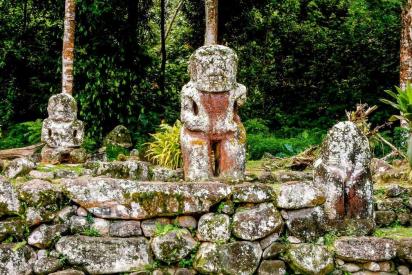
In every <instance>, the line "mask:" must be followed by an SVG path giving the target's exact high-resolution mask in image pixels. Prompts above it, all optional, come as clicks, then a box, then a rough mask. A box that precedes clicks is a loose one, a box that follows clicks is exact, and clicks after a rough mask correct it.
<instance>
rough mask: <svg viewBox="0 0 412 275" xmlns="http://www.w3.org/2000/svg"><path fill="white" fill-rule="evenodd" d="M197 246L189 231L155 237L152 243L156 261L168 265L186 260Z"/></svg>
mask: <svg viewBox="0 0 412 275" xmlns="http://www.w3.org/2000/svg"><path fill="white" fill-rule="evenodd" d="M196 245H197V242H196V241H195V240H194V239H193V238H192V235H191V234H190V232H189V231H188V230H187V229H174V230H172V231H169V232H167V233H165V234H162V235H158V236H155V237H154V238H153V239H152V241H151V247H152V251H153V253H154V255H155V257H156V259H159V260H161V261H163V262H166V263H174V262H178V261H180V260H182V259H184V258H186V257H187V256H188V255H189V254H190V252H192V251H193V249H194V248H195V247H196Z"/></svg>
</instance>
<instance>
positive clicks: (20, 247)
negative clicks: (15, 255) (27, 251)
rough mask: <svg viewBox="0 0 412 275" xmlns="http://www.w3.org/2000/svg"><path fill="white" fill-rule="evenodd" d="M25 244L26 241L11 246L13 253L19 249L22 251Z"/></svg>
mask: <svg viewBox="0 0 412 275" xmlns="http://www.w3.org/2000/svg"><path fill="white" fill-rule="evenodd" d="M26 244H27V242H26V241H21V242H19V243H16V244H15V245H14V246H13V251H17V250H19V249H22V248H23V247H24V246H25V245H26Z"/></svg>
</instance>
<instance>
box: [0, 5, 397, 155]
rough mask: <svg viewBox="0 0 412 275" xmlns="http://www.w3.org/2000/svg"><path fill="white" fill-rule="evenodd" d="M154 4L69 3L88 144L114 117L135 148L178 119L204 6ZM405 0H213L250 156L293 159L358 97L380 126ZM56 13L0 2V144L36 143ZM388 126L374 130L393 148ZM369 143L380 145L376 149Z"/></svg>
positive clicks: (58, 40)
mask: <svg viewBox="0 0 412 275" xmlns="http://www.w3.org/2000/svg"><path fill="white" fill-rule="evenodd" d="M160 3H161V1H160V0H153V1H151V0H78V1H77V11H76V21H77V25H76V34H75V36H76V42H75V47H76V51H75V64H74V67H75V72H74V73H75V89H74V94H73V95H74V96H75V98H76V99H77V101H78V105H79V110H80V111H79V118H80V119H81V120H83V121H84V122H85V123H86V131H87V139H86V142H85V145H84V146H85V147H87V149H89V150H93V149H94V148H98V147H99V145H100V144H99V143H100V142H101V140H102V138H103V137H104V135H106V134H107V133H108V132H109V131H110V130H112V129H113V128H114V127H115V126H116V125H118V124H123V125H125V126H126V127H127V128H128V129H130V131H131V132H132V134H133V139H134V142H135V144H136V147H137V148H139V147H140V146H143V144H144V143H145V142H147V141H148V140H150V135H149V134H150V133H154V132H156V131H157V130H158V127H159V125H160V124H161V123H162V122H165V123H169V124H173V123H174V122H175V121H176V120H177V119H179V114H180V90H181V88H182V87H183V85H184V84H185V83H186V82H187V81H188V80H189V76H188V73H187V61H188V59H189V56H190V55H191V53H192V52H193V51H194V50H195V49H196V48H197V47H199V46H201V45H202V44H203V34H204V5H203V1H202V0H183V1H181V0H168V1H165V12H164V13H162V12H161V11H162V9H161V8H160ZM402 5H403V0H224V1H220V3H219V41H220V42H221V43H222V44H224V45H228V46H230V47H232V48H233V49H235V50H236V52H237V53H238V55H239V60H240V63H239V74H238V82H239V83H242V84H244V85H246V87H247V88H248V100H247V103H246V105H245V106H244V107H243V108H242V109H241V111H240V115H241V117H242V119H243V122H244V124H245V126H246V129H247V132H248V154H249V159H259V158H261V157H262V156H263V154H264V153H266V152H268V153H271V154H273V155H275V156H289V155H294V154H296V153H298V152H300V151H302V150H304V149H305V148H307V147H308V146H310V145H314V144H319V143H320V142H321V140H322V138H323V136H324V135H325V133H326V131H327V129H328V128H329V127H330V126H332V125H333V124H334V123H336V122H337V121H338V120H342V119H345V110H353V109H354V108H355V105H356V104H357V103H367V104H368V105H370V106H372V105H378V107H379V108H378V110H377V111H376V112H375V113H374V115H373V116H372V117H370V121H371V123H372V125H380V124H383V123H385V121H386V120H387V119H388V117H389V116H390V115H391V114H393V113H394V110H393V109H391V107H390V106H387V105H385V104H383V103H380V102H379V99H380V98H383V97H385V93H384V90H385V89H393V87H394V86H395V85H399V39H400V32H401V8H402ZM178 7H180V9H178ZM176 10H178V12H177V15H176V17H175V20H173V18H174V15H175V14H176ZM162 15H163V16H164V18H165V20H166V24H165V30H166V31H167V32H168V35H167V40H166V53H167V58H166V60H164V59H162V54H161V42H162V41H161V35H160V34H161V28H160V22H161V21H162V20H161V19H162ZM63 17H64V1H55V0H0V149H5V148H13V147H19V146H25V145H28V144H31V143H35V142H38V140H39V136H40V128H41V119H44V118H46V117H47V110H46V109H47V102H48V98H49V97H50V96H51V95H52V94H56V93H59V92H60V91H61V50H62V36H63V19H64V18H63ZM172 22H173V24H172ZM162 61H163V62H165V70H164V71H162ZM395 126H396V125H395V124H394V125H392V126H390V127H386V128H384V129H382V134H383V135H384V136H387V138H388V140H390V141H391V142H393V143H394V144H399V136H400V135H401V134H400V133H399V132H400V130H399V128H398V127H395ZM373 149H374V151H375V154H378V155H379V154H381V155H383V154H384V153H385V152H384V151H385V146H384V145H379V146H376V147H374V148H373ZM389 151H390V150H389Z"/></svg>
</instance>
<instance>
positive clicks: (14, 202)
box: [0, 176, 20, 217]
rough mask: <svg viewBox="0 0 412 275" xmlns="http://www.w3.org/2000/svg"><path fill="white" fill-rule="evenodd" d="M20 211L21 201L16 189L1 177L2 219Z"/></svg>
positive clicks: (0, 212)
mask: <svg viewBox="0 0 412 275" xmlns="http://www.w3.org/2000/svg"><path fill="white" fill-rule="evenodd" d="M19 210H20V201H19V199H18V193H17V192H16V190H15V188H14V187H13V186H12V185H11V183H10V182H8V181H7V180H6V179H5V178H3V177H2V176H0V217H1V216H4V215H8V214H12V213H13V212H18V211H19Z"/></svg>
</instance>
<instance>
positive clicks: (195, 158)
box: [180, 127, 212, 181]
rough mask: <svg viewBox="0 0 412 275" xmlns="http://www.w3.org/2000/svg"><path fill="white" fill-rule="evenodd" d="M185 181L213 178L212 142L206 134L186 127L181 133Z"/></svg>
mask: <svg viewBox="0 0 412 275" xmlns="http://www.w3.org/2000/svg"><path fill="white" fill-rule="evenodd" d="M180 145H181V149H182V156H183V168H184V173H185V180H187V181H202V180H209V179H210V178H211V177H212V171H211V163H210V152H211V149H210V141H209V139H208V137H207V136H206V134H204V133H201V132H193V131H190V130H188V129H186V128H185V127H183V128H182V130H181V132H180Z"/></svg>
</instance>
